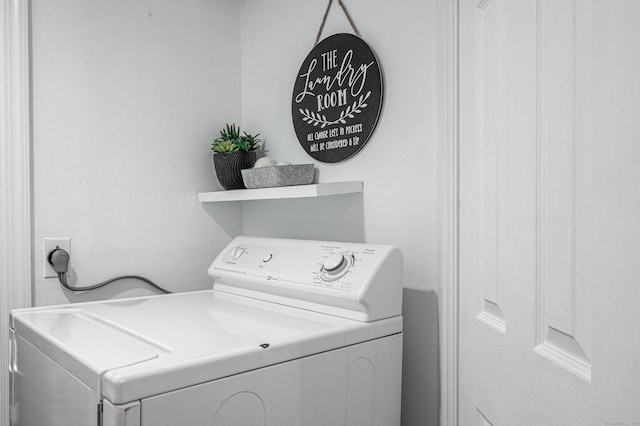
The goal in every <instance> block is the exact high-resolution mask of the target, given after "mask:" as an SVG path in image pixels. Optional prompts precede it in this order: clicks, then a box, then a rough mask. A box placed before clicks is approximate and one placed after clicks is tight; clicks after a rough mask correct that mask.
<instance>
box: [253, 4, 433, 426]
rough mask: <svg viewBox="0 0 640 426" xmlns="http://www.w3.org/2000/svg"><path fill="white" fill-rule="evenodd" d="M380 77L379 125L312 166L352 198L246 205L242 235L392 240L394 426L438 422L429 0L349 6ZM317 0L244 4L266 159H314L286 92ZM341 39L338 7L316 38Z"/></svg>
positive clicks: (344, 24)
mask: <svg viewBox="0 0 640 426" xmlns="http://www.w3.org/2000/svg"><path fill="white" fill-rule="evenodd" d="M345 4H346V5H347V7H348V8H349V11H350V12H351V15H352V17H353V18H354V20H355V22H356V25H357V26H358V28H359V30H360V32H361V34H362V36H363V38H364V39H365V40H366V41H367V42H368V43H369V45H370V46H371V47H372V49H373V50H374V51H375V52H376V54H377V56H378V59H379V61H380V63H381V66H382V68H383V73H384V78H385V89H386V92H385V101H384V109H383V113H382V117H381V119H380V122H379V125H378V128H377V130H376V132H375V133H374V135H373V137H372V138H371V140H370V141H369V142H368V144H367V145H366V146H365V148H364V149H363V150H362V151H361V152H360V153H359V154H358V155H357V156H355V157H354V158H352V159H350V160H348V161H346V162H342V163H338V164H331V165H328V164H322V163H316V167H317V169H318V170H319V179H320V181H322V182H331V181H342V180H362V181H364V192H363V194H361V195H345V196H339V197H330V198H321V199H314V200H286V201H283V200H279V201H278V200H275V201H261V202H251V203H245V207H244V233H245V234H247V235H259V236H262V235H268V236H280V237H293V238H311V239H330V240H331V239H335V240H348V241H366V242H371V243H382V244H394V245H396V246H398V247H399V248H400V249H401V250H402V251H403V253H404V256H405V271H404V272H405V277H404V286H405V303H404V315H405V347H404V350H405V353H404V376H403V381H404V385H403V407H402V409H403V425H404V426H409V425H420V426H423V425H435V424H438V404H439V397H438V387H439V367H438V332H437V330H438V300H437V288H438V282H437V274H438V266H437V265H438V259H437V257H438V254H437V250H438V247H437V244H438V241H437V240H438V230H437V208H438V205H437V198H438V191H437V189H438V182H437V168H438V163H437V155H438V152H437V138H436V134H437V132H438V130H439V128H438V111H437V106H438V99H437V96H438V89H437V86H436V80H437V78H438V73H437V66H438V64H437V62H438V61H437V59H438V58H437V55H438V51H437V46H436V41H437V34H436V29H437V27H438V24H437V13H438V11H439V10H440V9H438V4H437V1H436V0H429V1H422V0H411V1H402V2H389V1H386V0H349V1H346V2H345ZM326 5H327V2H326V0H314V1H305V2H300V1H294V0H271V1H268V2H267V1H264V0H245V1H244V2H243V6H242V12H241V16H242V102H243V108H242V117H243V119H242V120H243V123H244V125H245V126H246V127H248V128H250V129H251V131H255V132H258V131H259V132H261V133H262V135H263V136H264V137H265V139H266V142H267V148H268V149H269V155H271V156H273V157H275V158H276V159H278V160H286V161H291V162H292V163H311V162H314V161H313V159H312V158H311V157H309V156H307V154H306V153H305V152H304V150H303V149H302V147H301V146H300V144H299V143H298V141H297V139H296V135H295V132H294V129H293V125H292V122H291V96H292V92H293V84H294V81H295V79H296V74H297V71H298V69H299V67H300V65H301V64H302V61H303V60H304V58H305V57H306V55H307V54H308V53H309V51H310V50H311V48H312V47H313V42H314V39H315V36H316V32H317V30H318V28H319V25H320V22H321V19H322V15H323V13H324V10H325V7H326ZM337 32H350V33H352V32H353V31H352V30H351V27H350V25H349V23H348V21H347V19H346V17H345V16H344V15H343V13H342V10H341V9H340V7H339V5H338V3H337V2H334V5H333V7H332V9H331V12H330V15H329V19H328V21H327V24H326V27H325V30H324V36H328V35H331V34H334V33H337Z"/></svg>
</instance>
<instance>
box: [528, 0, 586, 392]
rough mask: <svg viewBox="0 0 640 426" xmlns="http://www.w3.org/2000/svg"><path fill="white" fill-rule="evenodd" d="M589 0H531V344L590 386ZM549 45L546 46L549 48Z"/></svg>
mask: <svg viewBox="0 0 640 426" xmlns="http://www.w3.org/2000/svg"><path fill="white" fill-rule="evenodd" d="M588 3H589V2H588V1H585V2H583V1H580V2H576V0H553V1H549V0H538V1H537V50H538V52H537V56H538V58H537V60H538V70H537V74H538V77H537V93H538V95H537V99H538V118H537V133H538V134H537V144H538V153H537V156H538V158H537V163H538V164H537V168H538V172H537V182H536V185H537V228H538V229H537V250H536V251H537V295H538V296H537V297H538V300H537V327H536V328H537V346H536V347H535V351H536V352H537V353H538V354H539V355H541V356H543V357H545V358H546V359H548V360H549V361H551V362H552V363H554V364H556V365H558V366H560V367H561V368H564V369H565V370H567V371H570V372H571V373H573V374H575V375H576V376H578V377H580V378H581V379H583V380H585V381H586V382H588V383H590V382H591V362H590V357H589V356H588V353H589V349H590V341H591V339H590V326H589V318H590V316H591V312H590V307H589V304H588V303H586V301H587V300H589V299H590V298H589V294H588V293H589V291H590V287H591V282H590V281H591V273H590V268H591V265H592V264H593V261H594V257H593V244H592V241H591V238H592V236H591V235H592V232H591V231H592V219H591V213H590V212H591V208H590V206H589V203H590V201H589V200H591V199H592V197H591V193H592V188H591V186H592V184H591V178H590V176H591V165H590V164H591V139H590V133H589V132H588V130H587V131H585V130H583V129H589V127H588V126H585V125H584V123H588V122H589V120H590V119H591V112H590V101H589V100H590V90H591V89H590V87H591V86H590V83H591V81H590V75H589V74H588V70H589V69H590V68H589V67H588V66H584V67H579V62H581V61H585V60H588V55H589V48H590V46H584V45H583V44H582V43H584V37H583V34H584V33H583V31H584V30H588V28H582V27H581V28H579V27H578V25H577V23H578V22H581V23H584V22H589V21H588V20H587V19H585V16H580V19H578V14H579V13H582V14H584V13H590V7H589V5H588ZM549 40H553V44H550V43H549Z"/></svg>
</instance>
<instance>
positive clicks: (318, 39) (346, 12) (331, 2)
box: [313, 0, 362, 46]
mask: <svg viewBox="0 0 640 426" xmlns="http://www.w3.org/2000/svg"><path fill="white" fill-rule="evenodd" d="M338 3H339V4H340V7H342V11H343V12H344V14H345V15H346V16H347V20H348V21H349V23H350V24H351V28H353V31H355V33H356V35H357V36H358V37H360V38H362V36H361V35H360V31H358V28H356V24H355V23H354V22H353V19H351V15H349V11H348V10H347V7H346V6H345V5H344V3H343V2H342V0H338ZM332 4H333V0H329V3H328V4H327V8H326V9H325V11H324V16H323V17H322V23H321V24H320V29H319V30H318V35H317V36H316V42H315V43H314V44H313V45H314V46H316V45H317V44H318V43H319V42H320V36H322V30H323V29H324V24H325V23H326V22H327V16H328V15H329V9H331V5H332Z"/></svg>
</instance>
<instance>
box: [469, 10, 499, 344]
mask: <svg viewBox="0 0 640 426" xmlns="http://www.w3.org/2000/svg"><path fill="white" fill-rule="evenodd" d="M505 7H506V4H505V0H482V1H480V3H478V5H477V8H476V27H475V28H476V34H475V39H476V43H477V44H476V52H477V53H476V57H475V69H476V90H477V94H476V109H475V111H476V117H475V120H476V124H475V126H476V131H477V134H478V164H477V168H476V170H477V173H478V175H477V176H476V184H477V185H478V186H477V190H476V193H477V194H478V199H477V203H478V206H477V210H476V211H477V214H478V217H477V219H476V220H477V223H478V231H479V232H478V240H477V242H476V245H477V248H476V250H477V257H476V258H477V259H478V263H477V268H478V270H477V274H476V276H477V283H476V285H477V294H478V295H479V300H478V311H479V314H478V316H477V317H476V318H477V319H478V320H479V321H481V322H483V323H485V324H486V325H488V326H489V327H491V328H493V329H494V330H496V331H498V332H499V333H501V334H505V335H506V333H507V321H506V317H505V313H504V309H505V307H504V304H503V302H502V297H501V294H502V292H503V291H504V289H503V288H502V286H503V285H504V284H505V282H504V278H503V277H502V267H501V257H502V253H501V250H503V248H502V246H501V242H502V241H503V238H502V232H503V229H504V227H503V226H502V225H501V217H502V216H503V215H504V205H503V203H504V199H505V197H504V182H505V178H504V176H505V171H504V167H505V137H506V134H505V133H506V132H505V130H506V129H505V112H506V109H505V108H506V98H505V62H506V47H505V43H506V40H505V37H506V28H505Z"/></svg>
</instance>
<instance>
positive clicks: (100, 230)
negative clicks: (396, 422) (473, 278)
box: [32, 0, 441, 426]
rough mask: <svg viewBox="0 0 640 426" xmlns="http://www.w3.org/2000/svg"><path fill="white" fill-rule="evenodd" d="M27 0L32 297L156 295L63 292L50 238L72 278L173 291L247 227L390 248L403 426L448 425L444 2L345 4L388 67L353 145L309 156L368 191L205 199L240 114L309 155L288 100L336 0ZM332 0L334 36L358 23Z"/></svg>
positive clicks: (325, 174) (201, 275) (303, 159)
mask: <svg viewBox="0 0 640 426" xmlns="http://www.w3.org/2000/svg"><path fill="white" fill-rule="evenodd" d="M32 1H33V22H32V24H33V123H34V124H33V155H34V167H33V169H34V191H33V193H34V251H35V253H34V259H35V262H34V269H35V271H34V272H35V277H36V280H35V299H36V300H35V302H36V304H39V305H42V304H52V303H62V302H66V301H67V300H71V301H76V300H84V299H85V298H87V297H91V298H96V299H97V298H107V297H120V296H131V295H137V294H148V293H149V290H147V289H146V288H145V287H144V285H140V284H138V283H135V282H127V283H122V284H121V285H117V286H114V287H112V288H110V289H108V290H105V291H101V292H97V293H95V294H92V295H83V296H72V295H69V294H68V293H65V292H64V291H62V290H61V289H60V286H59V284H58V283H57V282H56V280H54V279H47V280H44V279H42V278H41V269H42V256H41V254H40V247H41V239H42V238H43V237H63V236H64V237H71V238H72V263H73V265H72V266H73V270H72V277H74V276H75V278H76V283H77V284H78V285H87V284H92V283H94V282H96V281H99V280H102V279H105V278H108V277H111V276H113V275H116V274H122V273H138V274H142V275H146V276H149V277H150V278H152V279H155V280H157V281H158V282H159V283H160V284H162V285H166V286H167V287H169V288H170V289H172V290H176V291H183V290H195V289H200V288H206V287H208V286H209V285H210V281H209V279H208V278H207V276H206V267H207V266H208V264H209V262H210V261H211V259H212V258H213V257H214V256H215V255H216V254H217V252H218V251H219V250H220V249H221V248H222V247H223V246H224V245H225V244H226V243H227V242H228V241H229V239H230V238H231V237H233V236H235V235H238V234H242V233H244V234H247V235H267V236H278V237H297V238H315V239H329V240H331V239H334V240H344V241H367V242H372V243H382V244H394V245H396V246H398V247H399V248H400V249H402V251H403V253H404V255H405V277H404V286H405V295H404V296H405V303H404V315H405V346H404V376H403V382H404V385H403V407H402V408H403V425H404V426H411V425H420V426H423V425H435V424H437V423H438V405H439V396H438V389H439V367H438V364H439V362H438V351H439V342H438V296H437V294H438V282H437V276H438V270H437V265H438V259H437V257H438V253H437V251H438V247H437V244H438V230H437V209H438V206H437V199H438V190H437V189H438V182H437V170H438V163H437V158H438V152H437V144H436V141H437V133H438V131H439V130H441V129H439V127H438V121H439V116H438V105H439V104H438V96H439V95H440V93H441V92H440V91H439V89H438V88H437V85H436V81H437V79H438V78H439V77H441V76H439V75H438V72H437V59H438V58H437V55H438V52H437V46H436V44H437V34H436V33H437V28H438V24H437V14H438V10H437V4H436V3H437V1H438V0H429V1H422V0H407V1H403V2H388V1H385V0H349V1H348V2H346V4H347V6H348V7H349V9H350V11H351V13H352V15H353V17H354V19H355V21H356V23H357V25H358V27H359V29H360V31H361V33H362V35H363V37H364V39H365V40H366V41H367V42H368V43H369V44H370V45H371V47H372V48H373V49H374V51H375V52H376V53H377V55H378V58H379V61H380V63H381V65H382V67H383V72H384V78H385V86H386V92H385V103H384V109H383V113H382V117H381V119H380V123H379V126H378V129H377V130H376V132H375V134H374V136H373V138H372V139H371V140H370V141H369V143H368V145H367V146H366V147H365V148H364V149H363V150H362V151H361V152H360V153H359V154H358V155H357V156H356V157H354V158H353V159H350V160H349V161H346V162H343V163H339V164H333V165H326V164H320V163H316V167H317V169H318V170H319V177H320V180H321V181H326V182H329V181H340V180H362V181H364V185H365V189H364V193H363V194H358V195H345V196H338V197H330V198H321V199H313V200H312V199H307V200H287V201H263V202H251V203H245V205H244V209H243V208H242V206H241V205H239V204H227V203H222V204H220V203H218V204H215V205H211V206H201V205H200V204H199V203H198V202H197V199H196V193H197V192H200V191H206V190H214V189H219V186H218V185H217V181H216V179H215V175H214V172H213V169H212V167H211V165H210V161H211V159H210V154H209V141H210V139H211V137H212V135H215V134H216V133H217V131H218V129H219V128H220V127H221V126H222V125H223V124H224V123H225V122H227V121H233V120H238V121H240V120H239V117H241V118H242V120H241V121H242V125H243V127H244V128H246V130H248V131H250V132H260V133H261V134H262V135H263V136H264V137H265V139H266V141H267V147H268V149H269V154H270V155H272V156H274V157H276V158H278V159H281V160H288V161H291V162H293V163H309V162H313V161H312V159H311V157H308V156H307V155H306V154H305V153H304V151H303V149H302V148H301V147H300V145H299V144H298V142H297V140H296V138H295V133H294V131H293V126H292V124H291V114H290V102H291V94H292V90H293V83H294V80H295V77H296V73H297V71H298V68H299V67H300V65H301V63H302V61H303V59H304V58H305V56H306V55H307V53H308V52H309V50H310V49H311V48H312V45H313V41H314V39H315V35H316V32H317V29H318V27H319V24H320V21H321V18H322V14H323V12H324V9H325V7H326V1H325V0H322V1H320V0H314V1H306V2H300V1H294V0H271V1H269V2H265V1H263V0H244V1H242V2H237V1H234V0H208V1H201V0H188V1H182V2H173V1H170V0H147V1H146V2H144V4H143V3H139V2H137V3H131V2H126V1H124V0H117V1H110V2H96V1H86V0H62V1H58V2H48V1H45V0H32ZM54 3H55V4H54ZM334 3H335V4H334V6H333V9H332V11H331V13H330V15H329V19H328V22H327V25H326V27H325V31H324V35H325V36H328V35H330V34H333V33H336V32H351V29H350V26H349V24H348V22H347V20H346V18H345V17H344V15H343V14H342V12H341V9H340V7H339V6H338V4H337V2H334ZM238 22H241V26H239V25H238ZM240 94H241V96H240ZM130 286H135V287H136V288H137V289H134V290H128V289H125V288H127V287H130Z"/></svg>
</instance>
